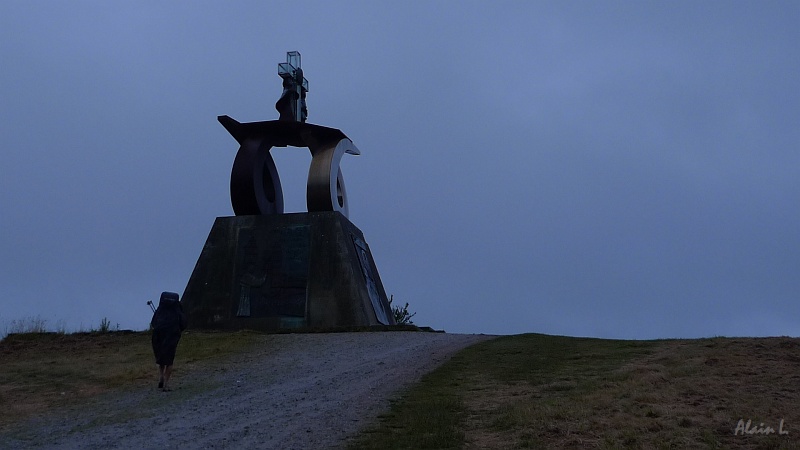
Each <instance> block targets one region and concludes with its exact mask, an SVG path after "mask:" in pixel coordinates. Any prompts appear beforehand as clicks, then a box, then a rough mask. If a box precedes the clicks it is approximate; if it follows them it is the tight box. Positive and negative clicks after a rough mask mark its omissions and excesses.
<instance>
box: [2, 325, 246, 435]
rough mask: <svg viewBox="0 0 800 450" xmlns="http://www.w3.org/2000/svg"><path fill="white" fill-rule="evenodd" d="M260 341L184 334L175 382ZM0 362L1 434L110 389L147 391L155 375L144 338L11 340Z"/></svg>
mask: <svg viewBox="0 0 800 450" xmlns="http://www.w3.org/2000/svg"><path fill="white" fill-rule="evenodd" d="M260 336H261V335H260V334H257V333H252V332H237V333H230V332H229V333H208V332H189V333H184V335H183V337H182V338H181V341H180V343H179V345H178V350H177V355H176V358H175V377H176V378H182V377H186V376H188V375H190V374H191V373H192V372H193V371H195V369H199V368H201V367H202V366H203V365H204V364H206V363H210V362H213V361H216V360H221V359H224V358H225V357H227V356H230V355H233V354H236V353H240V352H243V351H245V350H246V349H247V348H248V347H249V346H251V345H253V344H254V343H255V342H256V341H257V340H258V338H259V337H260ZM0 361H2V364H0V404H3V405H4V407H3V408H0V428H7V427H8V426H10V425H13V424H16V423H19V422H20V421H22V420H24V419H26V418H29V417H32V416H35V415H38V414H41V413H43V412H46V411H48V410H50V409H52V408H57V407H61V406H70V405H76V404H80V403H81V402H86V401H88V400H91V399H92V398H96V397H98V396H99V395H102V394H104V393H107V392H109V391H112V390H115V389H128V388H137V387H142V386H150V385H151V384H153V383H155V380H156V374H157V368H156V365H155V362H154V359H153V353H152V349H151V346H150V333H149V332H130V331H127V332H125V331H120V332H114V331H108V332H99V331H98V332H93V333H92V332H90V333H72V334H65V333H23V334H10V335H8V336H7V337H6V338H5V339H3V340H2V341H0ZM198 386H199V385H198ZM187 393H188V391H187Z"/></svg>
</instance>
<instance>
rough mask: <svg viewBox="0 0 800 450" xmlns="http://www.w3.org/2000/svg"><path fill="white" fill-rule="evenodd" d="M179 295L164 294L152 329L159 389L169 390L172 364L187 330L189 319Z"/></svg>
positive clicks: (154, 316)
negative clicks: (182, 333) (184, 331)
mask: <svg viewBox="0 0 800 450" xmlns="http://www.w3.org/2000/svg"><path fill="white" fill-rule="evenodd" d="M178 298H179V297H178V294H176V293H174V292H162V293H161V300H160V301H159V302H158V308H157V309H156V310H155V312H154V313H153V320H151V321H150V328H151V329H152V330H153V336H152V343H153V354H155V357H156V364H158V388H159V389H162V390H164V391H165V392H166V391H168V390H169V388H168V383H169V378H170V376H171V375H172V364H173V362H174V361H175V351H176V350H177V348H178V341H180V339H181V332H183V330H185V329H186V325H187V317H186V313H184V312H183V308H182V307H181V303H180V301H178Z"/></svg>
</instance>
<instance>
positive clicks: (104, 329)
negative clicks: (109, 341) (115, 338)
mask: <svg viewBox="0 0 800 450" xmlns="http://www.w3.org/2000/svg"><path fill="white" fill-rule="evenodd" d="M96 331H97V332H98V333H108V332H110V331H112V329H111V321H110V320H108V318H107V317H103V320H101V321H100V328H98V329H97V330H96ZM114 331H119V324H117V326H116V328H115V329H114Z"/></svg>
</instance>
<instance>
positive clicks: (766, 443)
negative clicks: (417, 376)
mask: <svg viewBox="0 0 800 450" xmlns="http://www.w3.org/2000/svg"><path fill="white" fill-rule="evenodd" d="M799 369H800V339H790V338H754V339H730V338H713V339H699V340H662V341H619V340H603V339H585V338H570V337H560V336H547V335H540V334H526V335H518V336H507V337H500V338H498V339H495V340H492V341H488V342H485V343H481V344H478V345H475V346H473V347H470V348H468V349H466V350H464V351H462V352H461V353H459V354H457V355H456V356H455V357H453V358H452V359H451V360H450V361H449V362H448V363H446V364H445V365H443V366H442V367H441V368H439V369H438V370H436V371H434V372H432V373H430V374H428V375H427V376H425V377H424V378H423V380H422V382H421V383H420V384H418V385H417V386H415V387H414V388H412V389H411V390H409V391H408V392H406V393H405V394H404V395H403V397H401V398H400V399H399V400H397V401H395V402H394V403H393V406H392V408H391V411H390V412H389V413H388V414H387V415H385V416H383V417H381V420H380V423H379V424H378V425H376V426H375V427H374V428H372V429H370V430H368V431H367V432H365V433H363V434H362V435H361V436H359V437H358V438H357V439H355V440H354V441H353V442H351V444H350V448H351V449H366V448H413V449H425V448H436V449H444V448H493V449H494V448H548V449H549V448H556V449H558V448H608V449H616V448H642V449H659V448H664V449H673V448H674V449H684V448H702V449H705V448H764V449H768V448H800V370H799ZM740 419H742V420H743V421H744V422H745V423H746V422H747V420H751V421H752V426H751V429H752V428H755V427H759V424H761V423H763V424H764V425H763V426H761V427H760V428H761V429H764V428H766V427H768V426H770V427H772V428H774V429H775V432H774V433H772V434H769V435H764V434H752V435H750V434H748V435H743V434H742V433H739V434H738V435H735V431H736V429H737V426H738V425H739V420H740ZM782 419H783V420H784V425H783V430H784V431H789V434H788V435H779V433H778V431H779V426H780V421H781V420H782Z"/></svg>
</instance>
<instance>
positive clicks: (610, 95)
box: [0, 0, 800, 338]
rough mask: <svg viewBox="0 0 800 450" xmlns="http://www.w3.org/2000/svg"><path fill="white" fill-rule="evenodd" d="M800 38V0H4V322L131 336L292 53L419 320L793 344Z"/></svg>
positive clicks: (199, 240)
mask: <svg viewBox="0 0 800 450" xmlns="http://www.w3.org/2000/svg"><path fill="white" fill-rule="evenodd" d="M798 43H800V3H798V2H795V1H785V2H777V1H694V0H693V1H673V2H649V1H625V2H617V1H602V2H595V1H591V2H590V1H552V2H544V1H541V2H529V1H518V2H510V1H506V2H489V1H485V2H477V1H459V2H456V1H429V2H422V1H410V2H389V1H375V2H373V1H357V2H328V1H319V2H262V1H252V2H212V1H193V2H189V1H180V2H160V1H140V0H139V1H124V2H103V1H73V2H59V1H38V2H31V1H16V0H7V1H3V2H0V231H1V232H2V234H1V235H0V256H2V258H0V325H2V324H3V323H8V322H9V321H11V320H15V319H21V318H26V317H34V316H40V317H41V318H43V319H45V320H47V321H48V323H50V324H57V323H60V324H61V325H62V326H66V327H67V328H73V329H74V328H78V327H81V326H82V327H83V328H89V327H93V326H97V325H98V324H99V322H100V320H101V319H102V318H104V317H105V318H108V319H109V320H110V321H111V323H112V324H117V323H118V324H119V325H120V327H122V328H132V329H144V328H146V326H147V323H148V321H149V319H150V312H149V309H148V307H147V306H146V304H145V302H146V301H147V300H154V299H156V298H157V296H158V294H159V293H160V292H161V291H163V290H169V291H176V292H183V289H184V287H185V286H186V282H187V281H188V278H189V276H190V274H191V272H192V269H193V267H194V264H195V262H196V261H197V258H198V256H199V255H200V251H201V250H202V247H203V244H204V242H205V239H206V237H207V235H208V232H209V231H210V229H211V226H212V224H213V222H214V218H215V217H217V216H227V215H232V209H231V206H230V198H229V193H228V183H229V177H230V169H231V165H232V163H233V158H234V155H235V153H236V150H237V148H238V145H237V144H236V142H235V141H234V140H233V139H232V138H231V137H230V135H229V134H228V133H227V132H226V131H225V129H223V128H222V126H220V125H219V124H218V123H217V121H216V117H217V116H218V115H222V114H227V115H230V116H231V117H233V118H235V119H237V120H239V121H242V122H249V121H260V120H273V119H276V118H277V112H276V111H275V109H274V104H275V101H276V100H277V98H278V96H279V95H280V92H281V84H280V78H279V77H278V75H277V64H278V63H279V62H282V61H284V60H285V53H286V51H288V50H298V51H300V52H301V53H302V56H303V68H304V71H305V74H306V77H307V78H308V79H309V82H310V92H309V95H308V108H309V122H311V123H316V124H320V125H326V126H330V127H335V128H340V129H341V130H342V131H344V132H345V133H346V134H347V135H348V136H349V137H350V138H351V139H352V140H353V141H354V143H355V144H356V145H357V146H358V147H359V149H360V150H361V152H362V155H361V156H357V157H353V156H346V157H345V158H343V160H342V171H343V173H344V177H345V180H346V182H347V191H348V196H349V199H350V208H351V214H350V219H351V220H352V221H353V223H355V224H356V225H357V226H358V227H359V228H360V229H361V230H362V231H363V232H364V235H365V237H366V239H367V241H368V243H369V244H370V246H371V248H372V252H373V255H374V257H375V259H376V262H377V265H378V269H379V271H380V275H381V278H382V280H383V283H384V286H385V287H386V290H387V292H388V293H390V294H393V295H394V298H395V301H396V302H402V303H405V302H408V303H410V309H411V310H413V311H416V312H417V316H416V317H415V319H417V320H416V321H417V323H419V324H422V325H430V326H433V327H434V328H443V329H445V330H447V331H451V332H466V333H499V334H510V333H521V332H528V331H532V332H543V333H554V334H566V335H579V336H598V337H614V338H656V337H659V338H660V337H701V336H714V335H728V336H730V335H750V336H762V335H791V336H798V335H800V273H798V271H799V270H800V234H798V230H800V209H799V208H798V205H797V203H795V202H796V201H797V199H798V198H800V177H798V169H799V168H800V49H799V48H798V46H799V45H800V44H798ZM275 153H276V155H275V156H276V160H277V164H278V170H279V172H280V174H281V178H282V182H283V186H284V191H285V195H286V203H287V209H288V210H289V211H304V210H305V198H304V197H305V181H306V180H305V178H306V173H307V169H308V163H309V161H310V156H309V155H308V151H307V150H305V149H292V148H289V149H278V150H277V151H276V152H275Z"/></svg>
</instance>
